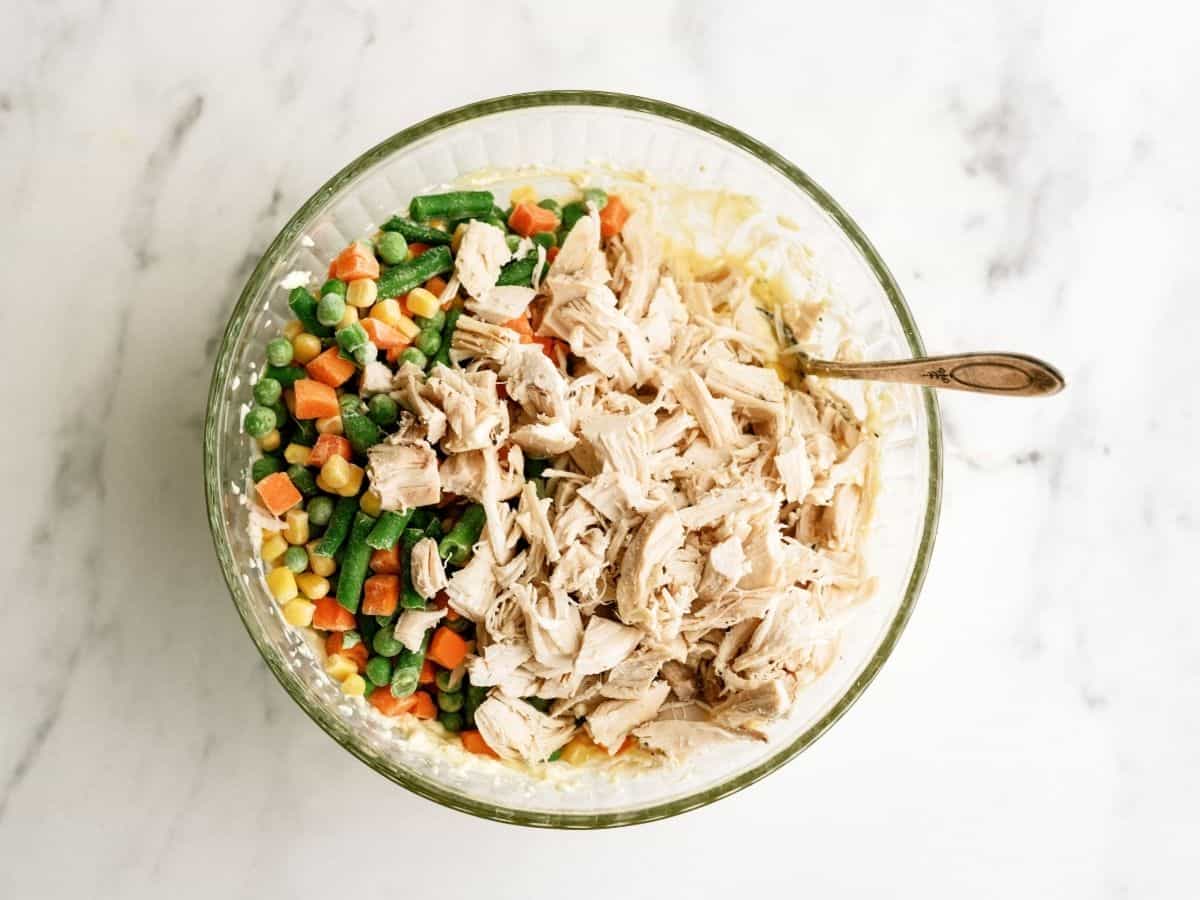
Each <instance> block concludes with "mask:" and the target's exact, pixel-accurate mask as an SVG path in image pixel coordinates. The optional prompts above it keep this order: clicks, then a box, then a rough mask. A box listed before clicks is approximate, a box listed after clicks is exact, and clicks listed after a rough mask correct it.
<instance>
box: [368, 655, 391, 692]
mask: <svg viewBox="0 0 1200 900" xmlns="http://www.w3.org/2000/svg"><path fill="white" fill-rule="evenodd" d="M367 680H368V681H370V682H371V684H373V685H375V686H376V687H385V686H387V684H388V683H389V682H390V681H391V680H392V661H391V660H390V659H388V658H387V657H386V656H372V657H371V658H370V659H368V660H367Z"/></svg>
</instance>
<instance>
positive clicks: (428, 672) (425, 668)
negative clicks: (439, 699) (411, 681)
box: [417, 658, 436, 684]
mask: <svg viewBox="0 0 1200 900" xmlns="http://www.w3.org/2000/svg"><path fill="white" fill-rule="evenodd" d="M435 680H436V675H435V673H434V671H433V663H431V662H430V661H429V659H428V658H426V659H423V660H421V671H420V673H418V675H417V684H433V682H434V681H435Z"/></svg>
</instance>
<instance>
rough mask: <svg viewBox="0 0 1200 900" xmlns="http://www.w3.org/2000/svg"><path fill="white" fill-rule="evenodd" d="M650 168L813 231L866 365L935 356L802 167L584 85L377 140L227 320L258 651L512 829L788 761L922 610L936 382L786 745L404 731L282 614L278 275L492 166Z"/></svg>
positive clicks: (315, 711) (223, 454)
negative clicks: (916, 608)
mask: <svg viewBox="0 0 1200 900" xmlns="http://www.w3.org/2000/svg"><path fill="white" fill-rule="evenodd" d="M598 161H602V163H603V164H604V165H605V166H613V167H616V168H617V169H622V170H644V171H646V172H649V173H650V174H652V175H653V176H654V177H655V178H656V179H657V180H659V181H661V182H664V183H676V184H684V185H688V186H694V187H698V188H705V187H719V188H725V189H729V190H732V191H736V192H740V193H745V194H748V195H751V196H753V197H756V198H758V199H759V200H760V201H762V203H763V205H764V206H765V208H766V209H767V210H768V211H773V212H777V213H780V214H783V215H786V216H787V217H789V218H790V219H792V220H793V221H794V222H796V223H797V224H798V225H799V226H800V227H801V228H802V229H803V230H804V234H805V238H806V240H807V241H808V242H809V243H810V244H812V245H813V246H814V247H816V248H817V249H818V251H819V254H820V265H821V267H822V268H823V269H825V270H826V271H827V272H828V273H829V274H830V275H831V277H832V278H833V280H834V282H835V284H836V286H837V293H836V301H837V303H838V305H839V307H840V308H841V309H842V310H843V311H845V312H846V313H847V314H848V315H849V316H850V318H851V321H852V323H853V329H854V332H855V333H856V335H857V336H858V337H860V338H861V340H862V342H863V343H864V344H865V346H866V347H867V356H868V358H886V357H903V356H908V355H917V354H920V353H922V352H923V348H922V345H921V339H920V336H919V335H918V333H917V327H916V324H915V323H914V322H913V319H912V315H911V313H910V312H909V310H908V307H907V306H906V305H905V302H904V299H903V297H902V296H901V294H900V289H899V287H897V285H896V283H895V281H894V280H893V278H892V276H891V274H890V273H889V272H888V270H887V268H886V267H885V266H884V264H883V262H882V260H880V258H879V256H878V254H877V253H876V252H875V250H874V248H872V246H871V245H870V243H869V242H868V241H867V239H866V237H865V236H864V235H863V234H862V232H861V231H860V230H859V228H858V226H857V225H855V224H854V222H853V221H852V220H851V219H850V217H849V216H848V215H847V214H846V213H845V212H844V211H843V210H842V209H841V208H840V207H838V205H837V204H836V203H835V202H834V201H833V199H832V198H830V197H829V195H828V194H826V193H825V192H824V191H823V190H822V189H821V188H820V187H818V186H817V185H816V184H814V183H813V181H812V180H811V179H810V178H809V177H808V176H807V175H805V174H804V173H803V172H802V171H800V169H798V168H796V166H794V165H792V164H791V163H789V162H788V161H787V160H785V159H784V158H783V157H781V156H780V155H779V154H778V153H776V152H774V151H773V150H771V149H769V148H767V147H765V146H763V145H762V144H760V143H758V142H757V141H755V140H753V139H752V138H750V137H747V136H746V135H744V134H742V133H741V132H739V131H737V130H735V129H733V128H730V127H729V126H727V125H722V124H721V123H719V122H715V121H713V120H712V119H709V118H707V117H706V116H703V115H700V114H699V113H696V112H692V111H690V110H686V109H682V108H680V107H677V106H671V105H669V104H666V103H661V102H658V101H655V100H647V99H643V98H640V97H632V96H627V95H621V94H605V93H594V92H583V91H579V92H576V91H570V92H566V91H563V92H548V93H537V94H521V95H516V96H511V97H501V98H498V99H495V100H487V101H484V102H481V103H475V104H472V105H470V106H465V107H462V108H461V109H455V110H451V111H450V112H446V113H443V114H441V115H439V116H435V117H433V118H432V119H428V120H426V121H424V122H421V123H420V124H418V125H414V126H412V127H411V128H407V129H405V130H404V131H401V132H399V133H398V134H396V135H394V136H393V137H390V138H388V139H387V140H386V141H384V142H383V143H381V144H379V145H378V146H377V147H374V148H372V149H371V150H368V151H367V152H366V153H364V154H363V155H362V156H360V157H359V158H358V159H356V160H354V162H352V163H350V165H348V166H346V168H344V169H343V170H342V171H341V172H339V173H338V174H337V175H335V176H334V177H333V178H332V179H330V181H329V182H328V183H326V184H325V185H324V186H323V187H321V189H320V190H318V191H317V192H316V194H314V195H313V197H312V198H311V199H310V200H308V202H307V203H305V204H304V205H303V206H302V207H300V210H299V211H298V212H297V213H296V214H295V215H294V216H293V217H292V218H291V220H290V221H289V222H288V223H287V225H286V226H284V228H283V230H282V231H281V232H280V233H279V235H278V237H276V238H275V240H274V241H272V242H271V245H270V247H268V248H267V251H266V253H264V254H263V257H262V259H261V260H260V261H259V263H258V265H257V266H256V267H255V269H254V272H253V274H252V275H251V276H250V279H249V281H248V282H247V284H246V287H245V289H244V290H243V291H242V294H241V296H240V297H239V298H238V301H237V305H236V306H235V307H234V310H233V313H232V315H231V316H230V318H229V324H228V327H227V328H226V329H225V335H224V339H223V341H222V344H221V350H220V353H219V355H218V356H217V361H216V366H215V370H214V372H213V380H212V386H211V389H210V392H209V398H208V414H207V419H206V422H205V431H204V480H205V487H206V491H207V498H208V515H209V523H210V526H211V528H212V534H213V542H214V544H215V546H216V551H217V556H218V558H219V559H220V562H221V568H222V571H223V572H224V574H225V580H226V582H227V583H228V585H229V591H230V593H231V594H232V596H233V600H234V604H235V605H236V606H237V610H238V613H239V614H240V615H241V617H242V621H243V622H244V623H245V625H246V629H247V631H249V633H250V636H251V638H253V639H254V643H255V644H256V645H257V647H258V650H259V652H260V653H261V654H262V656H263V658H264V659H265V660H266V661H267V664H268V665H269V666H270V667H271V670H272V671H273V672H274V673H275V675H276V677H277V678H278V679H279V681H280V683H281V684H282V685H283V686H284V688H285V689H286V690H287V692H288V693H289V694H290V695H291V696H292V698H293V699H294V700H295V701H296V702H297V703H298V704H300V706H301V708H302V709H303V710H304V711H305V712H306V713H308V715H309V716H310V717H311V718H312V719H313V721H314V722H316V723H317V724H318V725H320V726H321V728H323V729H324V730H325V731H326V732H328V734H329V735H330V736H331V737H332V738H333V739H334V740H336V741H337V742H338V743H339V744H341V745H342V746H343V747H345V748H346V749H347V750H349V751H350V752H351V753H353V754H354V755H355V756H357V757H358V758H359V759H361V760H362V761H363V762H365V763H367V765H369V766H371V767H372V768H373V769H375V770H376V771H377V772H380V773H381V774H383V775H385V776H387V777H388V778H390V779H392V780H393V781H395V782H396V783H397V784H400V785H403V786H404V787H406V788H408V789H409V790H411V791H414V792H416V793H418V794H420V795H422V796H424V797H428V798H429V799H431V800H434V801H436V802H438V803H441V804H443V805H445V806H449V807H453V808H455V809H459V810H463V811H464V812H469V813H473V814H475V815H479V816H485V817H487V818H490V819H495V820H498V821H502V822H514V823H518V824H523V825H536V826H546V827H559V828H597V827H608V826H615V825H627V824H631V823H635V822H646V821H650V820H653V819H660V818H665V817H667V816H672V815H676V814H678V813H681V812H684V811H686V810H689V809H694V808H696V807H699V806H704V805H705V804H708V803H712V802H713V801H714V800H718V799H720V798H721V797H724V796H727V795H729V794H731V793H733V792H734V791H737V790H739V789H741V788H743V787H745V786H746V785H748V784H751V783H753V782H754V781H757V780H758V779H759V778H762V777H763V776H765V775H767V774H769V773H771V772H773V771H774V770H775V769H777V768H779V767H780V766H782V765H783V764H784V763H786V762H787V761H788V760H790V759H792V758H793V757H795V756H796V755H797V754H799V753H800V751H802V750H803V749H804V748H805V747H807V746H808V745H809V744H811V743H812V742H813V741H814V740H816V739H817V738H818V737H819V736H820V735H821V734H822V733H824V731H825V730H826V729H827V728H829V727H830V726H831V725H832V724H833V723H834V722H836V721H837V720H838V718H839V717H841V715H842V714H843V713H845V712H846V710H847V709H848V708H849V707H850V705H851V704H852V703H853V702H854V701H855V700H856V699H857V698H858V697H859V695H861V694H862V692H863V690H864V689H865V688H866V686H867V685H868V684H869V683H870V682H871V680H872V678H874V676H875V674H876V673H877V672H878V671H879V668H880V666H882V665H883V662H884V660H886V659H887V657H888V655H889V654H890V653H891V651H892V648H893V647H894V646H895V644H896V641H897V639H898V638H899V636H900V633H901V631H902V630H903V629H904V626H905V623H906V622H907V621H908V618H909V616H910V614H911V613H912V610H913V605H914V603H915V602H916V599H917V594H918V592H919V591H920V588H921V582H922V580H923V578H924V575H925V570H926V567H927V566H928V563H929V557H930V552H931V550H932V546H933V539H934V533H935V530H936V525H937V517H938V506H939V498H940V479H941V443H940V428H939V423H938V412H937V405H936V402H935V400H934V398H933V395H932V392H930V391H929V390H927V389H920V390H919V389H915V388H901V389H897V390H896V391H895V392H894V394H893V397H894V400H895V405H896V410H895V412H896V417H895V420H894V422H893V424H892V426H891V427H890V428H889V430H888V431H887V433H886V434H885V435H884V437H885V441H884V447H883V452H882V460H881V469H880V473H881V484H882V489H881V493H880V495H879V498H878V502H877V506H876V510H875V514H874V520H873V521H874V526H873V529H872V532H871V537H870V539H869V543H868V548H867V552H868V554H869V561H870V566H871V568H872V571H873V572H874V573H875V574H876V575H877V576H878V579H879V584H878V591H877V593H876V595H875V597H874V598H873V599H872V600H871V601H870V602H869V603H867V604H864V605H863V607H862V612H861V613H860V614H859V615H858V616H857V617H856V618H855V619H853V620H852V623H851V625H850V627H849V629H848V630H847V632H846V633H845V634H844V635H843V637H842V640H841V644H840V652H839V654H838V656H837V659H836V661H835V662H834V663H833V665H832V667H831V669H830V670H829V671H827V672H826V673H825V675H824V676H823V677H822V678H820V679H818V680H817V681H816V683H814V684H813V685H811V686H810V687H808V688H806V689H805V690H804V691H803V692H802V693H801V695H800V698H799V701H798V703H797V705H796V709H795V710H794V711H793V713H792V715H791V716H790V718H789V719H788V720H787V721H786V722H785V723H783V724H782V725H781V726H779V727H778V728H776V729H775V730H774V731H773V733H772V738H771V740H770V742H769V743H756V742H746V743H745V744H744V745H737V746H733V747H731V748H730V749H729V750H728V751H727V752H726V751H722V752H721V753H718V754H714V755H710V756H705V757H701V758H700V760H699V761H698V762H697V763H695V764H693V765H690V766H687V767H684V768H682V769H664V770H662V771H659V772H655V773H652V774H647V775H639V776H637V777H631V778H617V779H614V778H612V777H610V776H606V775H600V774H594V773H589V772H587V771H584V770H572V773H571V774H572V775H573V776H574V777H573V778H572V779H571V780H570V782H569V783H568V785H566V786H564V785H562V784H557V783H555V782H551V781H547V780H541V779H535V778H529V777H525V776H523V775H522V774H520V773H519V772H515V771H511V770H509V769H506V768H504V767H502V766H500V765H499V764H492V763H490V762H488V763H486V764H485V765H468V766H464V765H461V764H458V763H456V762H455V758H454V757H453V756H452V755H448V754H446V753H437V752H432V753H431V752H429V749H428V746H427V745H425V744H423V743H422V742H411V741H405V740H402V739H400V738H398V737H397V736H396V734H395V733H394V732H393V730H392V729H391V727H389V725H388V724H387V723H385V722H384V721H383V720H382V719H381V718H380V717H378V716H377V715H375V714H374V712H373V711H372V710H370V709H369V708H368V707H367V706H366V704H364V703H362V702H361V701H356V700H350V699H348V698H346V697H345V696H343V695H342V694H341V693H340V691H339V690H338V689H337V685H336V684H334V683H333V682H332V681H331V680H330V679H329V678H328V677H327V676H326V675H325V674H324V672H323V671H322V669H321V666H320V663H319V661H318V660H317V658H316V657H314V655H313V654H312V652H311V650H310V649H309V647H308V646H307V645H306V644H305V641H304V638H303V637H302V635H301V634H300V633H299V632H297V631H296V630H294V629H291V628H289V627H288V626H287V625H286V624H285V623H284V622H283V620H282V618H281V616H280V614H279V609H278V606H277V604H276V603H275V602H274V601H273V600H272V599H271V597H270V595H269V594H268V593H267V591H266V589H265V585H264V584H263V583H262V579H261V570H260V568H259V564H258V562H257V561H256V559H255V554H254V552H253V548H252V545H251V540H250V529H249V510H248V509H247V507H246V505H245V504H244V503H243V502H242V497H243V494H244V491H245V485H246V476H245V472H246V467H247V463H248V460H249V459H250V457H251V454H252V442H251V440H250V439H249V438H248V437H246V436H245V435H244V434H242V433H241V429H240V427H239V426H240V419H241V415H242V411H243V410H244V409H245V404H247V403H249V402H250V390H251V383H250V379H249V378H248V377H247V375H248V373H249V372H251V371H252V370H253V369H254V367H256V366H259V365H261V360H263V358H264V353H265V346H266V343H267V341H268V340H270V339H271V338H272V337H274V336H275V335H276V334H277V332H278V329H279V327H280V326H281V325H282V324H283V322H285V321H286V320H287V319H289V318H291V316H290V314H289V311H288V308H287V304H286V291H284V290H282V289H280V288H279V287H278V283H279V281H280V279H281V278H282V277H283V276H284V275H285V274H286V273H287V272H289V271H291V270H293V269H302V270H309V271H312V272H314V273H316V274H315V277H318V278H319V277H321V274H322V273H323V272H324V268H325V264H326V263H327V262H328V260H329V259H330V257H331V256H332V255H333V254H334V253H336V252H337V251H338V250H339V249H341V248H342V247H344V246H345V245H346V244H347V243H348V242H349V241H350V240H352V239H354V238H357V237H362V236H364V235H365V234H368V233H369V232H370V231H372V230H373V229H374V228H375V227H377V226H378V225H379V224H380V223H381V222H383V221H384V220H385V219H386V218H388V217H389V216H390V215H392V214H393V213H394V212H395V211H396V210H399V209H402V208H404V207H406V206H407V203H408V200H409V198H410V197H411V196H413V195H414V194H417V193H420V192H422V191H427V190H429V189H430V188H433V187H436V186H438V185H440V184H444V183H447V182H451V181H454V180H456V179H458V178H459V177H460V176H463V175H464V174H467V173H474V172H478V171H480V170H485V169H501V170H511V169H515V168H519V167H522V166H527V165H530V164H538V165H542V166H546V167H551V168H555V169H565V170H571V169H585V170H586V169H588V168H591V167H595V166H597V165H600V163H599V162H598Z"/></svg>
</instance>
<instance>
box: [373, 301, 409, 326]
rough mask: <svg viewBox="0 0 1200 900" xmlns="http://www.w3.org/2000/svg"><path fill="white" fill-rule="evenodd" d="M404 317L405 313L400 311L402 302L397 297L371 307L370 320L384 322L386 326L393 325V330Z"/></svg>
mask: <svg viewBox="0 0 1200 900" xmlns="http://www.w3.org/2000/svg"><path fill="white" fill-rule="evenodd" d="M403 317H404V311H403V310H402V309H400V301H399V300H397V299H396V298H395V297H388V298H387V299H385V300H380V301H379V302H378V303H376V304H375V305H374V306H372V307H371V313H370V318H372V319H375V320H376V321H377V322H382V323H383V324H384V325H391V326H392V327H393V328H395V327H396V323H397V322H399V321H400V320H401V319H402V318H403Z"/></svg>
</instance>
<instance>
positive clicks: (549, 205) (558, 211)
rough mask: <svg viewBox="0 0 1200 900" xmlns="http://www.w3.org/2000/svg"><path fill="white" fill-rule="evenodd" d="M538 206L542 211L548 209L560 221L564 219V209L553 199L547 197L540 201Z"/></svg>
mask: <svg viewBox="0 0 1200 900" xmlns="http://www.w3.org/2000/svg"><path fill="white" fill-rule="evenodd" d="M538 206H540V207H541V208H542V209H548V210H550V212H552V213H554V214H555V215H556V216H558V217H559V218H560V219H561V218H562V207H561V206H560V205H559V203H558V201H557V200H555V199H554V198H553V197H547V198H546V199H545V200H539V201H538Z"/></svg>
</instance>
